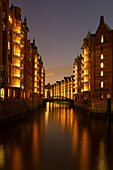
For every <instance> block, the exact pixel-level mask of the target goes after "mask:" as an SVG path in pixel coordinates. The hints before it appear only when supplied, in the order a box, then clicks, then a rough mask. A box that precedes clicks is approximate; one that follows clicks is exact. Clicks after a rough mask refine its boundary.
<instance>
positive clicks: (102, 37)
mask: <svg viewBox="0 0 113 170" xmlns="http://www.w3.org/2000/svg"><path fill="white" fill-rule="evenodd" d="M103 42H104V36H103V35H102V36H101V43H103Z"/></svg>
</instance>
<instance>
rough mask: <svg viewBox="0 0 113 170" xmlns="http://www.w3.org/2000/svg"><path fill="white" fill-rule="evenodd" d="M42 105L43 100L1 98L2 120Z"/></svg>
mask: <svg viewBox="0 0 113 170" xmlns="http://www.w3.org/2000/svg"><path fill="white" fill-rule="evenodd" d="M41 106H42V100H39V99H35V100H32V99H26V100H7V101H5V100H1V101H0V120H4V119H8V118H11V117H16V116H18V115H24V114H25V113H26V112H29V111H32V110H34V109H39V108H40V107H41Z"/></svg>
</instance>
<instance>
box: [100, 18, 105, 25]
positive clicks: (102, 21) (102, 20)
mask: <svg viewBox="0 0 113 170" xmlns="http://www.w3.org/2000/svg"><path fill="white" fill-rule="evenodd" d="M101 23H104V16H101V17H100V24H101Z"/></svg>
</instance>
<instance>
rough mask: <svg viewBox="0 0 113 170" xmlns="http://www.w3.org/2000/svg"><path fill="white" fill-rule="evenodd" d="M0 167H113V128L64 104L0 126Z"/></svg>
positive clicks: (107, 169) (61, 169)
mask: <svg viewBox="0 0 113 170" xmlns="http://www.w3.org/2000/svg"><path fill="white" fill-rule="evenodd" d="M0 128H1V129H0V169H3V170H93V169H94V170H112V169H113V129H111V131H108V129H107V125H106V120H105V119H101V118H98V119H97V118H91V117H89V116H87V115H85V114H83V113H80V112H78V111H76V110H74V111H73V109H72V108H70V107H69V105H68V104H65V103H61V104H59V103H47V105H46V108H43V109H42V110H40V111H35V113H33V114H31V115H30V116H29V117H26V118H25V119H24V120H23V119H22V120H19V121H16V122H13V123H10V124H9V125H7V126H1V127H0Z"/></svg>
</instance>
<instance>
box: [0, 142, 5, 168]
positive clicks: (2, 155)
mask: <svg viewBox="0 0 113 170" xmlns="http://www.w3.org/2000/svg"><path fill="white" fill-rule="evenodd" d="M4 158H5V151H4V148H3V145H0V168H3V166H4V161H5V159H4Z"/></svg>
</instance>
